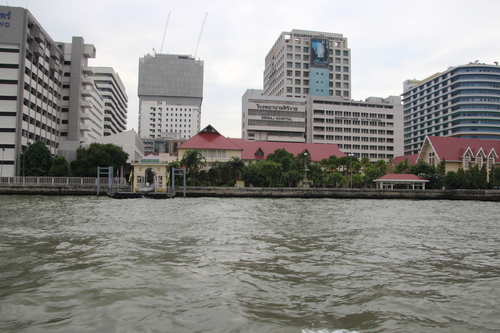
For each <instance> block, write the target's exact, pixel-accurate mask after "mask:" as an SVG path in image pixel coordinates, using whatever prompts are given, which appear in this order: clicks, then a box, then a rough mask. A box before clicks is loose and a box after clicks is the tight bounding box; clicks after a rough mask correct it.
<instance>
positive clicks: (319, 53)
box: [311, 39, 330, 67]
mask: <svg viewBox="0 0 500 333" xmlns="http://www.w3.org/2000/svg"><path fill="white" fill-rule="evenodd" d="M329 54H330V53H329V51H328V41H327V40H326V39H313V40H311V64H312V65H315V66H318V65H319V66H321V67H326V66H328V56H329Z"/></svg>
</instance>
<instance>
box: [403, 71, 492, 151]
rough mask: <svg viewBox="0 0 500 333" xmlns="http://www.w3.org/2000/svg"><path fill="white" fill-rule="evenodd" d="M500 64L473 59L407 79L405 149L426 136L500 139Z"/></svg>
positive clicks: (417, 144) (413, 147)
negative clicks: (469, 61) (415, 78)
mask: <svg viewBox="0 0 500 333" xmlns="http://www.w3.org/2000/svg"><path fill="white" fill-rule="evenodd" d="M499 82H500V66H499V65H498V63H495V64H494V65H489V64H482V63H479V62H477V61H476V62H473V63H472V62H471V63H469V64H466V65H460V66H456V67H450V68H448V70H446V71H444V72H442V73H436V74H434V75H432V76H430V77H428V78H426V79H424V80H407V81H405V82H404V93H403V105H404V152H405V155H411V154H416V153H419V151H420V148H421V147H422V144H423V143H424V141H425V138H426V136H429V135H432V136H452V137H459V138H470V139H500V83H499Z"/></svg>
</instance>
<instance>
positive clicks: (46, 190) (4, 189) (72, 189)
mask: <svg viewBox="0 0 500 333" xmlns="http://www.w3.org/2000/svg"><path fill="white" fill-rule="evenodd" d="M107 193H108V188H107V187H106V186H102V187H101V188H100V189H99V195H106V194H107ZM0 194H5V195H6V194H24V195H97V187H96V186H82V185H0Z"/></svg>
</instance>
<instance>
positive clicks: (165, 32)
mask: <svg viewBox="0 0 500 333" xmlns="http://www.w3.org/2000/svg"><path fill="white" fill-rule="evenodd" d="M168 21H170V13H168V16H167V23H166V24H165V30H164V31H163V38H162V39H161V46H160V53H162V52H163V44H164V43H165V36H166V35H167V28H168Z"/></svg>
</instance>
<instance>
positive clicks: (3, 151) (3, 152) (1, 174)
mask: <svg viewBox="0 0 500 333" xmlns="http://www.w3.org/2000/svg"><path fill="white" fill-rule="evenodd" d="M4 154H5V148H2V169H1V171H0V178H2V177H3V155H4ZM0 182H1V181H0Z"/></svg>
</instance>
